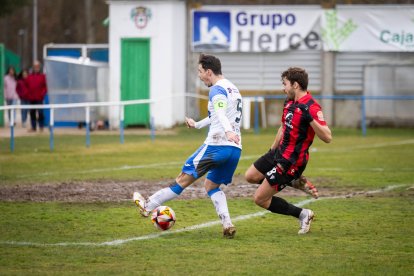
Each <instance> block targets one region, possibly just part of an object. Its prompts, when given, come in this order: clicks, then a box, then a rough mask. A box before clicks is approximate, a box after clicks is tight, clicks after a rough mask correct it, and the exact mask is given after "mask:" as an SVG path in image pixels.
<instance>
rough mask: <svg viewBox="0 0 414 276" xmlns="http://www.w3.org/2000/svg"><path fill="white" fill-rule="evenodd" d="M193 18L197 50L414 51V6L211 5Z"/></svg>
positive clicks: (193, 47) (194, 46)
mask: <svg viewBox="0 0 414 276" xmlns="http://www.w3.org/2000/svg"><path fill="white" fill-rule="evenodd" d="M192 15H193V16H192V22H193V39H192V49H193V51H195V52H201V51H220V52H281V51H287V50H320V49H322V48H323V50H325V51H368V52H369V51H388V52H392V51H394V52H403V51H410V52H411V51H413V52H414V6H391V7H390V6H388V7H386V6H371V7H369V6H364V7H352V8H337V9H336V10H324V9H321V8H320V7H315V6H309V7H304V6H300V7H299V8H298V6H280V7H279V6H209V7H205V8H203V9H200V10H193V12H192Z"/></svg>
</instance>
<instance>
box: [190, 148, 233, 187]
mask: <svg viewBox="0 0 414 276" xmlns="http://www.w3.org/2000/svg"><path fill="white" fill-rule="evenodd" d="M240 155H241V149H240V148H237V147H232V146H212V145H206V144H203V145H202V146H201V147H199V148H198V149H197V150H196V151H195V152H194V153H193V154H192V155H191V156H190V157H189V158H188V159H187V161H186V162H185V164H184V166H183V169H182V172H183V173H186V174H189V175H192V176H193V177H194V178H196V179H197V178H200V177H202V176H203V175H204V174H206V173H207V172H208V174H207V176H206V177H207V179H208V180H210V181H212V182H214V183H216V184H225V185H227V184H229V183H231V181H232V178H233V174H234V171H235V170H236V167H237V164H238V163H239V159H240Z"/></svg>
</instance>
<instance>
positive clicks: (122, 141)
mask: <svg viewBox="0 0 414 276" xmlns="http://www.w3.org/2000/svg"><path fill="white" fill-rule="evenodd" d="M119 132H120V135H119V138H120V142H121V144H123V143H124V141H125V140H124V120H121V121H120V122H119Z"/></svg>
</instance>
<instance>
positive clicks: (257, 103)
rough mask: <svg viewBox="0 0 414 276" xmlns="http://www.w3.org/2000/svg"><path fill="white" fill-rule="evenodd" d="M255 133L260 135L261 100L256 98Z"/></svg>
mask: <svg viewBox="0 0 414 276" xmlns="http://www.w3.org/2000/svg"><path fill="white" fill-rule="evenodd" d="M254 133H256V134H257V133H259V99H258V98H257V96H255V97H254Z"/></svg>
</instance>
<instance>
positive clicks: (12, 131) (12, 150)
mask: <svg viewBox="0 0 414 276" xmlns="http://www.w3.org/2000/svg"><path fill="white" fill-rule="evenodd" d="M10 151H11V152H14V125H13V124H11V126H10Z"/></svg>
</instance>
